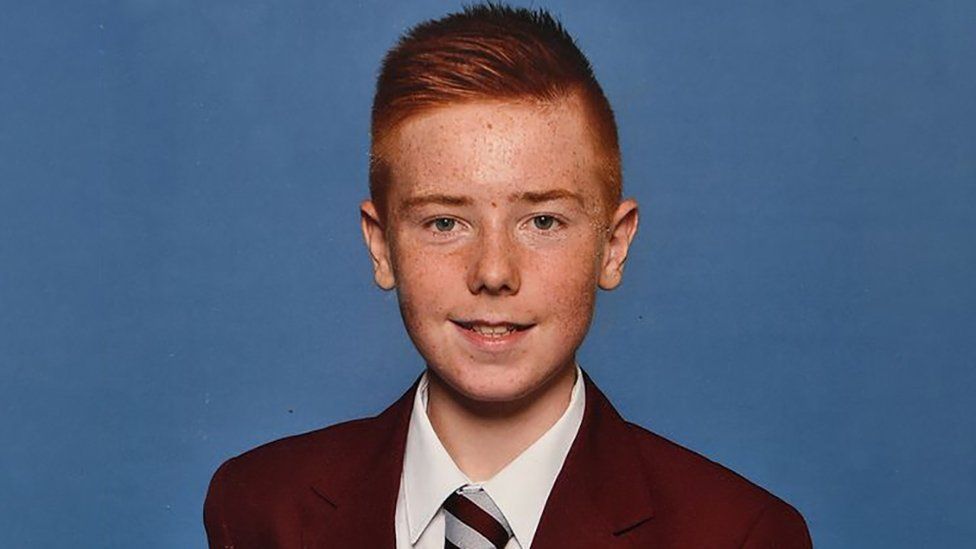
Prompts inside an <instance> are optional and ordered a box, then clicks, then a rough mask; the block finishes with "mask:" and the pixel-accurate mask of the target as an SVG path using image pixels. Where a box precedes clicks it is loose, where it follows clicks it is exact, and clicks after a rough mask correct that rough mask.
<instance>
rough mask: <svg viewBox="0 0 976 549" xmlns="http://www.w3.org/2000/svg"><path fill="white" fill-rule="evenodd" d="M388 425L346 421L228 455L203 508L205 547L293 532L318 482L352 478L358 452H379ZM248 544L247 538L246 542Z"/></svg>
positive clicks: (319, 496) (374, 421) (367, 420)
mask: <svg viewBox="0 0 976 549" xmlns="http://www.w3.org/2000/svg"><path fill="white" fill-rule="evenodd" d="M390 428H391V425H390V423H389V422H388V421H383V420H382V419H381V416H376V417H372V418H364V419H357V420H352V421H347V422H343V423H339V424H336V425H332V426H330V427H326V428H323V429H318V430H315V431H310V432H307V433H303V434H299V435H293V436H289V437H285V438H282V439H278V440H275V441H273V442H269V443H267V444H263V445H261V446H258V447H256V448H254V449H251V450H248V451H246V452H244V453H243V454H241V455H239V456H237V457H233V458H231V459H229V460H227V461H225V462H224V463H223V464H221V465H220V467H219V468H218V469H217V471H216V472H215V473H214V475H213V478H212V479H211V480H210V485H209V488H208V490H207V495H206V500H205V501H204V506H203V519H204V525H205V527H206V530H207V536H208V539H209V540H210V546H211V547H233V546H235V542H236V543H240V542H241V540H251V542H253V543H252V545H249V546H261V545H266V543H265V542H263V541H254V540H263V539H264V538H262V537H261V536H265V535H268V533H269V532H275V531H277V532H283V531H295V530H297V527H296V526H295V524H296V521H300V520H302V517H303V516H304V515H305V514H306V512H307V510H308V509H310V508H313V507H314V505H312V504H311V501H321V500H325V501H324V502H323V503H326V504H327V505H328V504H329V503H333V502H331V501H329V499H328V497H326V495H324V494H321V493H317V492H315V491H314V486H315V484H316V483H317V482H318V481H320V480H322V479H328V480H334V479H344V478H353V477H354V476H355V475H358V474H360V473H361V472H360V471H359V470H358V469H357V465H358V464H359V463H360V461H361V458H362V457H363V456H368V455H376V454H377V452H380V451H382V448H379V447H380V446H382V445H383V441H384V440H385V438H386V437H384V433H387V432H388V431H389V430H390ZM249 543H250V542H249Z"/></svg>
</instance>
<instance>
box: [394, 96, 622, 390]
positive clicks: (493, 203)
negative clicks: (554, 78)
mask: <svg viewBox="0 0 976 549" xmlns="http://www.w3.org/2000/svg"><path fill="white" fill-rule="evenodd" d="M585 122H586V119H585V115H584V114H583V111H582V110H581V108H580V107H579V105H578V103H577V102H576V101H574V100H571V99H570V100H565V101H562V102H559V103H557V104H555V105H550V106H547V107H540V106H538V105H531V104H521V103H501V102H499V103H495V102H483V103H482V102H476V103H468V104H460V105H452V106H447V107H443V108H439V109H436V110H433V111H430V112H427V113H423V114H420V115H417V116H414V117H412V118H410V119H408V120H407V121H406V122H404V123H403V125H402V126H401V127H400V128H399V129H398V130H397V131H396V133H395V134H393V135H392V136H390V137H389V141H388V142H387V146H386V149H385V150H386V158H387V163H388V165H389V166H390V176H391V185H390V191H389V193H390V194H389V196H388V202H387V203H388V204H389V212H388V214H389V215H388V221H387V223H388V225H387V231H386V234H387V237H388V240H389V256H390V266H391V268H392V273H393V278H394V279H395V284H396V288H397V292H398V298H399V303H400V310H401V313H402V315H403V319H404V323H405V325H406V328H407V331H408V332H409V334H410V337H411V339H412V340H413V342H414V344H415V345H416V346H417V348H418V350H419V351H420V353H421V354H422V355H423V357H424V358H425V359H426V361H427V364H428V366H429V367H430V368H431V369H433V370H434V372H435V373H436V374H437V375H438V376H439V377H440V378H441V379H442V380H444V381H445V382H446V383H447V384H449V385H450V386H451V387H452V388H454V389H455V390H456V391H458V392H460V393H461V394H463V395H465V396H467V397H468V398H471V399H473V400H478V401H511V400H515V399H520V398H522V397H525V396H527V395H529V394H531V393H532V392H533V391H535V390H537V389H540V388H541V387H543V386H544V385H545V384H546V382H547V381H549V380H551V379H553V378H554V377H555V376H556V375H557V374H559V373H561V372H565V369H567V368H571V367H573V365H574V363H575V353H576V350H577V348H578V347H579V346H580V344H581V343H582V341H583V338H584V336H585V335H586V332H587V329H588V327H589V324H590V320H591V318H592V315H593V307H594V301H595V294H596V289H597V284H598V281H599V279H600V269H601V263H602V260H603V257H604V254H605V252H606V245H607V237H606V232H605V230H604V229H605V227H606V226H607V222H608V220H607V219H606V213H605V212H606V208H605V205H604V204H603V202H602V200H603V194H602V188H603V187H602V185H603V184H604V183H603V182H602V181H601V180H600V179H599V177H598V174H599V173H600V171H599V168H598V166H599V158H600V157H599V156H598V152H597V150H596V149H595V146H594V143H593V140H592V138H591V137H590V134H589V132H588V130H587V127H586V123H585Z"/></svg>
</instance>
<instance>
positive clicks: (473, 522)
mask: <svg viewBox="0 0 976 549" xmlns="http://www.w3.org/2000/svg"><path fill="white" fill-rule="evenodd" d="M444 518H445V519H446V522H445V525H444V526H445V529H444V549H504V547H505V545H506V544H507V543H508V540H509V539H511V537H512V528H511V527H510V526H509V525H508V521H507V520H505V516H504V515H502V512H501V510H500V509H498V506H497V505H495V502H494V501H492V500H491V497H489V496H488V494H486V493H485V491H484V490H482V489H481V487H480V486H465V487H463V488H461V489H459V490H458V491H456V492H454V493H453V494H451V495H450V497H448V498H447V500H446V501H445V502H444Z"/></svg>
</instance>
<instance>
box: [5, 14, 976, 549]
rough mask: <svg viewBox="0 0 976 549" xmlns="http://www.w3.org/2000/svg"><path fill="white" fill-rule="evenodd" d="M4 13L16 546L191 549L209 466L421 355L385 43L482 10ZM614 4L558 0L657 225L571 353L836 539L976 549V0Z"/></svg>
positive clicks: (630, 175) (9, 448) (631, 401)
mask: <svg viewBox="0 0 976 549" xmlns="http://www.w3.org/2000/svg"><path fill="white" fill-rule="evenodd" d="M0 4H2V8H3V10H2V12H3V16H2V17H0V375H2V379H0V381H2V383H0V436H2V440H3V449H2V451H0V475H2V476H0V542H2V545H3V546H4V547H63V546H64V545H65V543H68V544H69V545H72V546H90V547H167V548H170V547H203V546H204V544H205V541H204V532H203V528H202V522H201V505H202V502H203V496H204V493H205V490H206V486H207V482H208V480H209V477H210V475H211V473H212V472H213V470H214V469H215V468H216V466H217V465H218V464H219V463H220V462H221V461H223V460H224V459H226V458H228V457H230V456H231V455H235V454H237V453H239V452H241V451H243V450H245V449H247V448H250V447H252V446H254V445H257V444H259V443H261V442H265V441H268V440H270V439H274V438H277V437H281V436H284V435H287V434H292V433H297V432H301V431H306V430H310V429H313V428H316V427H319V426H322V425H326V424H330V423H334V422H337V421H340V420H345V419H349V418H353V417H358V416H363V415H370V414H373V413H376V412H378V411H379V410H381V409H382V408H383V407H385V405H386V404H388V403H389V402H391V401H392V400H393V399H394V398H396V397H397V396H398V395H399V394H400V393H401V392H402V391H403V390H404V389H405V388H406V387H407V386H408V385H409V384H410V382H411V381H413V379H414V378H415V377H416V376H417V374H418V372H419V371H420V369H421V367H422V362H421V360H420V358H419V357H418V356H417V355H416V353H415V351H414V350H413V348H412V347H411V345H410V343H409V341H408V339H407V338H406V336H405V334H404V332H403V329H402V327H401V324H400V320H399V316H398V312H397V308H396V302H395V296H394V295H392V294H384V293H382V292H380V291H379V290H378V289H376V288H374V287H373V286H372V283H371V277H370V267H369V262H368V260H367V256H366V254H365V251H364V249H363V246H362V244H361V242H360V236H359V230H358V212H357V206H358V202H359V200H360V199H361V198H363V197H364V196H365V195H366V159H367V147H368V132H367V130H368V109H369V104H370V100H371V94H372V87H373V82H374V77H375V74H376V71H377V68H378V64H379V60H380V59H381V56H382V55H383V53H384V51H385V50H386V49H387V48H388V47H390V46H391V45H392V44H393V42H394V40H395V39H396V37H397V36H398V35H399V33H400V32H402V31H403V30H404V29H405V28H407V27H408V26H409V25H412V24H414V23H417V22H419V21H420V20H422V19H425V18H428V17H434V16H439V15H441V14H443V13H445V12H447V11H449V10H453V9H455V8H457V7H458V4H457V3H455V2H433V1H430V2H411V3H410V5H409V6H405V5H401V4H400V3H389V4H387V3H381V2H375V1H361V2H314V1H282V0H276V1H271V0H264V1H241V2H227V1H208V2H191V1H189V0H186V1H180V0H172V1H165V0H138V1H136V0H129V1H115V2H107V1H101V2H99V1H91V2H71V1H61V2H51V1H45V0H32V1H22V2H17V1H9V0H3V1H2V2H0ZM596 4H597V3H595V2H589V1H577V2H552V3H551V4H548V5H549V7H551V8H552V10H553V11H554V12H555V13H556V14H558V15H560V16H561V17H562V19H563V21H564V23H565V24H566V25H567V26H568V28H569V29H570V30H571V32H573V33H574V34H575V35H576V36H577V38H578V40H579V42H580V44H581V45H582V47H583V49H584V50H585V51H586V52H587V53H588V55H589V56H590V58H591V60H592V62H593V64H594V65H595V67H596V70H597V73H598V76H599V78H600V79H601V81H602V82H603V84H604V87H605V89H606V91H607V94H608V95H609V97H610V99H611V101H612V103H613V104H614V106H615V108H616V111H617V113H618V119H619V122H620V131H621V135H622V142H623V153H624V159H625V161H624V170H625V178H626V191H627V194H629V195H632V196H634V197H636V198H637V199H638V200H639V201H640V203H641V204H642V213H643V224H642V227H641V231H640V234H639V236H638V240H637V241H636V244H635V249H634V250H633V254H632V258H631V260H630V262H629V264H628V272H627V276H626V277H625V283H624V286H623V287H622V288H621V289H620V290H618V291H616V292H612V293H608V294H603V295H601V298H600V303H599V306H598V312H597V319H596V322H595V324H594V327H593V329H592V331H591V334H590V337H589V339H588V340H587V342H586V344H585V346H584V349H583V350H582V353H581V357H580V360H581V363H582V364H583V365H584V367H585V368H587V369H588V370H589V371H590V372H591V373H592V375H593V376H594V378H595V380H596V381H597V382H598V383H599V384H600V385H601V386H602V388H603V389H604V390H605V392H607V393H608V395H609V396H610V397H611V399H612V400H613V401H614V402H615V403H616V405H617V407H618V408H619V409H620V411H621V412H622V413H623V414H624V415H625V416H626V417H628V418H629V419H631V420H633V421H636V422H638V423H641V424H644V425H646V426H648V427H649V428H651V429H654V430H656V431H658V432H660V433H662V434H664V435H665V436H668V437H671V438H673V439H675V440H676V441H678V442H680V443H682V444H684V445H686V446H689V447H691V448H693V449H695V450H697V451H700V452H702V453H704V454H706V455H708V456H710V457H712V458H713V459H715V460H717V461H720V462H722V463H724V464H726V465H728V466H730V467H732V468H733V469H735V470H737V471H739V472H741V473H742V474H744V475H745V476H747V477H749V478H751V479H753V480H754V481H756V482H757V483H759V484H761V485H763V486H765V487H767V488H769V489H770V490H771V491H773V492H774V493H776V494H778V495H780V496H781V497H783V498H784V499H786V500H788V501H790V502H791V503H793V504H794V505H795V506H796V507H798V508H799V509H800V510H801V511H802V512H803V513H804V515H805V516H806V518H807V520H808V522H809V524H810V527H811V530H812V533H813V536H814V539H815V542H816V544H817V546H819V547H906V548H908V547H963V546H971V545H970V544H971V543H972V540H973V538H976V520H974V518H973V517H974V516H976V403H974V400H976V397H974V393H976V369H974V366H976V284H974V280H976V243H974V241H976V239H974V234H976V101H974V99H976V63H974V59H976V4H974V3H972V2H965V1H948V0H942V1H929V2H905V1H896V0H891V1H881V0H878V1H874V2H867V1H853V0H851V1H847V2H841V1H824V2H807V1H788V2H783V1H775V2H774V1H768V2H734V3H733V2H724V1H721V2H719V1H716V2H684V1H670V2H652V3H645V2H619V3H613V5H610V6H597V5H596ZM66 540H70V543H69V542H68V541H66Z"/></svg>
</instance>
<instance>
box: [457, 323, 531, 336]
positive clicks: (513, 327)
mask: <svg viewBox="0 0 976 549" xmlns="http://www.w3.org/2000/svg"><path fill="white" fill-rule="evenodd" d="M451 322H453V323H454V324H456V325H458V326H460V327H461V328H464V329H465V330H468V331H471V332H474V333H476V334H478V335H480V336H483V337H488V338H503V337H505V336H507V335H509V334H513V333H515V332H524V331H525V330H528V329H529V328H531V327H532V326H534V324H514V323H511V322H482V321H478V320H471V321H466V320H451Z"/></svg>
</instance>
